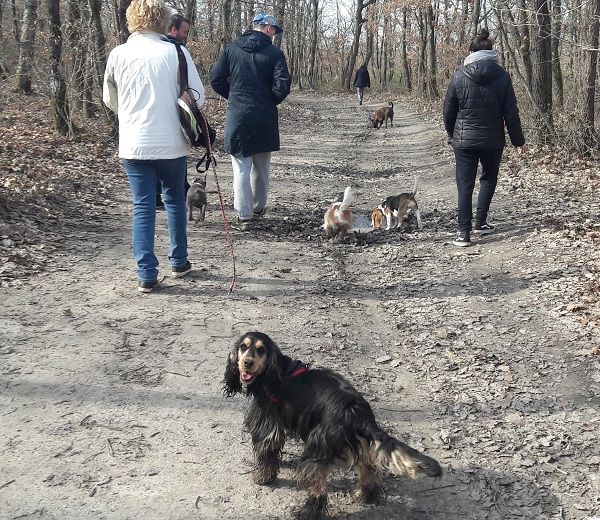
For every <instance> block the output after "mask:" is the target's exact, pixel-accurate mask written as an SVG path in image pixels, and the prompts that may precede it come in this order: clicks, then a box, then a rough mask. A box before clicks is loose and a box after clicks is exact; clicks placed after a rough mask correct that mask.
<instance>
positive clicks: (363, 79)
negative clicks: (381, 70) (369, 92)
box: [353, 66, 371, 88]
mask: <svg viewBox="0 0 600 520" xmlns="http://www.w3.org/2000/svg"><path fill="white" fill-rule="evenodd" d="M353 85H354V86H355V87H361V88H365V87H369V88H370V87H371V78H370V77H369V71H368V70H367V67H364V66H360V67H358V69H356V74H355V75H354V83H353Z"/></svg>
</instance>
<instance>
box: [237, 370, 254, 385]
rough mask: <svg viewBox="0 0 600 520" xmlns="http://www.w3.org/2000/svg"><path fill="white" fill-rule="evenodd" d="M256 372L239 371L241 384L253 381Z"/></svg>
mask: <svg viewBox="0 0 600 520" xmlns="http://www.w3.org/2000/svg"><path fill="white" fill-rule="evenodd" d="M255 376H256V372H254V373H253V372H240V380H241V381H242V383H243V384H245V385H248V384H250V383H252V381H254V378H255Z"/></svg>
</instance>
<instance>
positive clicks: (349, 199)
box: [339, 186, 354, 211]
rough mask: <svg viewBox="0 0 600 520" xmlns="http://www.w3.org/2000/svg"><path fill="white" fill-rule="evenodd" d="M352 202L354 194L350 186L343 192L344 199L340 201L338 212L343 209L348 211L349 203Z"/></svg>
mask: <svg viewBox="0 0 600 520" xmlns="http://www.w3.org/2000/svg"><path fill="white" fill-rule="evenodd" d="M353 200H354V192H353V191H352V188H351V187H350V186H348V187H347V188H346V189H345V190H344V198H343V199H342V203H341V204H340V207H339V209H340V211H343V210H345V209H348V208H349V207H350V203H351V202H352V201H353Z"/></svg>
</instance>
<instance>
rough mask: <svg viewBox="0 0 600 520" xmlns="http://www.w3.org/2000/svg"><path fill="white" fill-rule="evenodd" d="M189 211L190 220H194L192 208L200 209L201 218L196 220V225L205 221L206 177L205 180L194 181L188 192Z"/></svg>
mask: <svg viewBox="0 0 600 520" xmlns="http://www.w3.org/2000/svg"><path fill="white" fill-rule="evenodd" d="M186 205H187V210H188V220H194V217H193V216H192V208H199V209H200V216H199V217H198V218H197V219H196V221H195V222H196V224H197V223H198V221H200V220H204V215H205V214H206V175H205V176H204V178H203V179H194V182H193V184H192V185H191V186H190V189H189V190H188V192H187V203H186Z"/></svg>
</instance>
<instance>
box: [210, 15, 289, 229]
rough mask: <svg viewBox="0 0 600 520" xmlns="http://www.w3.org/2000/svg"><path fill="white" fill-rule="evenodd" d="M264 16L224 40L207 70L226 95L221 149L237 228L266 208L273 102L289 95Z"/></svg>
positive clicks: (275, 144) (275, 131)
mask: <svg viewBox="0 0 600 520" xmlns="http://www.w3.org/2000/svg"><path fill="white" fill-rule="evenodd" d="M282 32H283V29H282V28H281V27H279V26H278V25H277V22H276V21H275V18H274V17H273V16H271V15H270V14H264V13H259V14H257V15H256V16H255V17H254V19H253V20H252V29H251V30H248V31H246V32H245V33H243V34H241V35H240V36H238V37H237V38H236V39H235V40H234V41H232V42H230V43H228V44H227V45H226V46H225V48H224V49H223V52H221V55H220V56H219V58H218V59H217V62H216V63H215V65H214V66H213V68H212V70H211V72H210V84H211V85H212V88H213V89H214V90H215V92H216V93H217V94H219V95H221V96H223V97H224V98H225V99H227V115H226V119H225V135H224V139H223V144H224V148H225V151H226V152H227V153H229V154H230V155H231V164H232V166H233V209H234V211H235V214H236V217H237V219H236V221H237V224H238V225H239V226H240V228H241V229H242V230H247V229H250V227H251V226H252V221H253V220H256V219H259V218H261V217H262V216H263V215H264V214H265V212H266V203H267V195H268V191H269V169H270V165H271V152H274V151H277V150H279V114H278V111H277V105H279V103H281V102H282V101H283V100H284V99H285V98H286V97H287V95H288V94H289V93H290V86H291V83H292V78H291V76H290V73H289V70H288V66H287V63H286V60H285V56H284V55H283V52H281V49H279V47H276V46H275V45H273V42H272V40H273V37H274V36H275V35H276V34H279V33H282Z"/></svg>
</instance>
